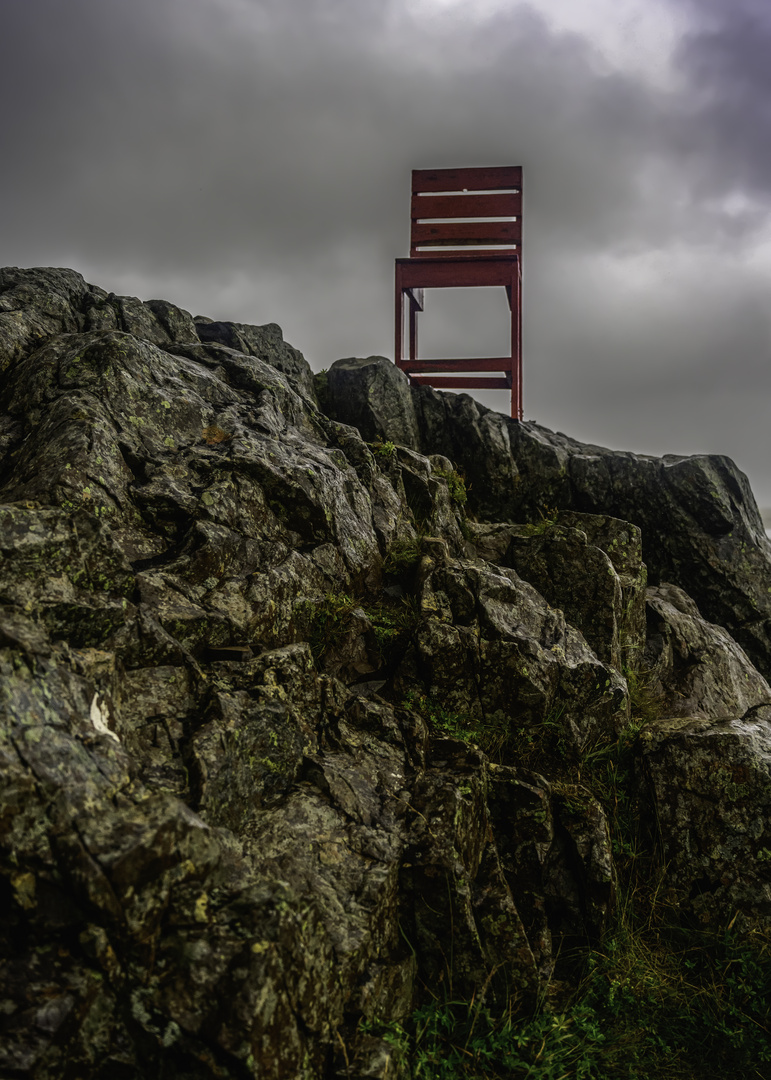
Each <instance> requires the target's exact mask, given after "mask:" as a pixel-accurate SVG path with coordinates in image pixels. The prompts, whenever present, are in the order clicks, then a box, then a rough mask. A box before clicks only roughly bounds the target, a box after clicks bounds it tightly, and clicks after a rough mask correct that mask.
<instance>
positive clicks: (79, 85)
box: [0, 0, 771, 502]
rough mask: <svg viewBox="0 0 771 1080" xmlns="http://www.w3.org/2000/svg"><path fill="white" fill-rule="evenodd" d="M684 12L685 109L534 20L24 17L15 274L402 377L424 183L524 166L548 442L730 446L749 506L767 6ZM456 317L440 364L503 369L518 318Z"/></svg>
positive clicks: (21, 8) (762, 222) (762, 303)
mask: <svg viewBox="0 0 771 1080" xmlns="http://www.w3.org/2000/svg"><path fill="white" fill-rule="evenodd" d="M671 3H672V4H673V6H674V5H675V4H676V5H677V10H678V11H681V12H685V18H686V20H687V21H686V24H685V33H684V36H683V38H682V40H681V42H680V45H679V48H678V52H677V71H678V79H677V80H676V81H675V82H674V83H673V84H672V85H671V86H669V85H666V84H665V83H663V82H662V81H661V80H658V81H654V80H649V79H646V78H645V77H644V76H643V75H642V74H640V73H639V72H635V73H632V72H630V71H624V70H619V69H618V68H614V67H613V66H612V65H611V64H609V63H608V62H607V61H606V60H605V59H604V58H603V56H602V54H601V53H600V51H599V50H598V49H597V48H596V47H595V46H594V45H592V43H591V41H590V40H589V38H588V37H586V36H581V35H578V34H575V33H573V34H568V33H560V32H557V31H555V30H554V29H553V27H552V26H551V25H550V23H549V22H548V20H547V18H546V17H545V16H544V15H543V14H541V13H539V12H538V10H537V8H538V2H537V0H535V2H534V4H533V6H532V7H527V6H523V5H518V4H514V3H506V4H501V5H500V7H499V8H498V10H497V11H491V12H490V13H485V12H484V9H481V8H479V7H478V6H477V5H468V4H466V5H458V6H457V7H452V8H448V9H447V10H445V11H440V10H438V9H436V10H433V11H431V12H430V13H429V12H428V10H427V9H426V8H421V7H420V6H419V5H417V6H415V5H414V4H413V5H412V6H410V3H408V0H389V2H381V0H377V2H375V0H259V2H258V0H132V2H131V3H130V4H128V3H126V4H124V3H120V2H119V0H112V2H107V0H68V2H67V3H64V2H62V0H5V3H4V5H3V6H2V8H0V21H1V22H2V26H1V29H2V33H0V90H2V94H3V101H4V102H5V103H6V105H5V109H4V125H3V130H2V135H1V136H0V138H2V140H3V145H4V151H5V152H4V159H3V168H2V169H0V215H2V233H1V235H2V244H3V250H2V254H1V256H0V257H1V261H2V263H3V264H6V263H19V264H21V265H35V264H41V263H43V264H45V263H58V264H62V263H64V264H67V265H72V266H74V267H75V268H76V269H79V270H81V272H83V273H84V274H85V276H86V277H87V278H88V279H90V280H93V281H95V283H97V284H100V285H102V286H104V287H105V288H108V289H109V288H113V289H115V290H116V291H130V292H134V293H136V294H137V295H140V296H143V297H144V298H147V297H149V296H151V295H156V296H158V295H161V296H164V297H167V298H168V299H171V300H174V301H176V302H177V303H180V304H182V305H183V306H186V307H189V308H192V309H195V310H198V311H202V312H204V313H206V314H210V315H213V316H215V317H221V318H238V319H243V320H245V321H258V322H259V321H262V322H264V321H269V320H275V321H278V322H279V323H281V324H282V325H283V326H284V329H285V332H286V336H287V338H288V339H289V340H290V341H292V342H293V344H296V345H297V346H299V347H300V348H302V349H303V350H304V351H305V352H306V355H308V357H309V359H311V361H312V362H313V363H314V364H315V365H316V366H317V367H318V366H326V365H328V364H329V363H331V362H332V361H333V360H334V359H336V358H337V357H338V356H341V355H350V354H351V353H359V354H365V355H366V354H367V353H370V352H384V353H386V354H389V353H391V351H392V337H391V335H392V315H391V311H392V293H391V290H392V274H393V259H394V257H395V256H399V255H403V254H406V249H407V232H408V186H409V172H410V169H412V168H415V167H421V166H423V167H442V166H455V165H459V164H469V165H472V164H480V165H481V164H506V163H522V164H524V166H525V170H526V173H525V176H526V203H525V211H526V213H525V240H526V251H525V257H526V293H525V305H526V307H525V330H526V342H525V344H526V363H527V382H526V398H525V401H526V412H527V414H528V415H530V416H535V417H536V418H537V419H539V420H541V421H542V422H544V423H546V424H547V425H549V426H555V427H562V428H563V429H566V430H568V431H570V432H571V433H573V434H575V435H576V436H578V437H582V438H586V439H589V440H592V441H598V442H602V441H604V440H605V441H608V442H614V443H615V445H627V446H628V447H629V448H631V449H641V450H647V451H649V452H666V451H668V450H673V451H677V452H690V451H696V450H700V449H704V448H705V441H704V440H705V436H706V434H709V435H710V437H711V438H712V436H713V435H714V434H715V432H716V431H718V430H719V431H720V432H721V435H720V438H719V439H718V440H717V441H718V442H720V445H719V446H718V445H715V444H714V442H715V440H712V441H710V443H709V449H712V450H719V449H721V448H722V450H723V451H724V452H727V453H733V454H734V455H735V456H736V457H737V458H738V459H739V463H740V465H742V466H743V467H744V468H746V469H750V471H752V469H755V474H754V475H753V479H754V480H756V477H757V476H759V475H760V469H761V462H762V461H764V460H765V458H766V457H767V456H768V449H769V448H768V447H767V446H765V447H763V446H761V444H760V442H758V444H757V445H755V446H754V447H753V446H750V444H749V441H748V440H749V436H748V434H747V432H746V424H745V422H744V421H743V420H742V418H741V417H742V402H744V403H745V405H747V411H746V414H745V415H746V416H750V415H752V416H753V417H755V418H758V417H759V415H760V413H759V410H760V409H761V403H762V402H763V401H764V400H765V397H767V396H768V394H769V393H771V376H769V373H768V372H769V365H768V352H769V349H768V336H769V335H768V327H769V322H768V304H767V292H768V280H767V275H768V270H769V256H768V249H766V261H765V263H764V262H763V259H762V258H761V257H760V256H758V253H757V252H755V251H754V250H753V245H755V243H756V240H757V237H758V236H759V234H760V232H761V230H763V229H768V223H769V206H770V205H771V193H769V190H768V187H769V176H770V175H771V172H770V171H769V161H768V158H769V154H770V153H771V151H769V147H770V146H771V139H769V135H771V132H769V123H770V121H769V101H771V87H769V81H770V80H771V76H770V75H769V66H768V64H767V60H766V57H767V55H768V46H769V44H771V43H770V42H769V29H768V28H769V20H768V16H767V15H766V14H765V6H766V0H758V2H756V3H753V2H751V0H738V2H737V0H733V2H732V3H731V4H727V3H725V2H724V0H698V2H697V0H671ZM589 7H591V5H589ZM442 299H445V300H448V299H450V298H449V297H445V298H440V297H437V298H436V302H434V299H433V298H432V301H431V304H432V306H431V307H430V308H429V311H428V312H427V313H426V316H425V321H424V327H425V335H424V341H425V342H426V345H427V347H428V346H430V348H427V351H428V352H433V353H438V354H440V355H441V354H442V352H443V351H444V350H447V351H448V352H450V353H452V352H453V349H452V346H453V343H454V342H455V341H456V339H458V338H459V337H460V336H461V335H463V336H464V346H463V347H464V349H467V351H472V352H473V351H477V352H480V353H482V354H485V353H487V352H488V348H489V349H491V350H492V351H493V354H495V349H496V348H497V345H490V344H488V342H489V341H490V340H491V339H492V338H493V337H494V334H493V331H492V330H491V325H492V323H493V321H494V319H495V317H496V316H497V314H498V312H497V308H493V307H490V306H485V304H486V303H487V301H486V300H484V298H482V297H477V298H476V299H475V300H474V301H473V302H472V301H471V300H470V299H469V298H468V297H467V298H466V299H465V300H464V301H463V302H460V301H457V302H456V301H455V300H454V299H453V300H452V301H451V302H450V303H449V304H448V303H445V304H442ZM477 301H478V302H477ZM475 305H476V306H475ZM432 317H433V321H432ZM504 324H505V314H504V315H503V316H502V319H501V326H503V325H504ZM496 333H498V331H497V330H496ZM466 343H467V344H466ZM742 387H744V388H745V389H744V391H742V390H741V388H742ZM721 394H723V395H724V398H725V401H727V402H729V404H728V405H720V404H719V403H718V402H719V399H720V395H721ZM495 403H496V405H497V407H501V408H505V401H503V400H496V402H495ZM718 419H720V423H719V424H718V423H717V420H718ZM766 427H768V424H766ZM753 455H754V456H753ZM750 463H751V464H750ZM764 468H765V467H764ZM756 483H757V480H756ZM767 501H769V502H771V482H769V485H768V500H767Z"/></svg>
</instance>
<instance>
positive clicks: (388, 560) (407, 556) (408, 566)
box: [383, 536, 421, 577]
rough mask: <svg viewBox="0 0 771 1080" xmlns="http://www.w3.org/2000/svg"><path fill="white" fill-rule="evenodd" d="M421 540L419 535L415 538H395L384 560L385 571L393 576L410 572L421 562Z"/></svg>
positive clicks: (400, 575)
mask: <svg viewBox="0 0 771 1080" xmlns="http://www.w3.org/2000/svg"><path fill="white" fill-rule="evenodd" d="M420 540H421V538H420V537H419V536H418V537H416V538H415V539H414V540H394V541H393V543H391V544H390V545H389V547H388V551H387V552H386V557H385V559H384V560H383V571H384V572H385V573H386V574H390V575H391V576H392V577H402V576H403V575H404V574H408V573H409V572H410V571H411V570H412V569H413V567H414V566H415V565H416V564H417V563H418V562H420V556H421V549H420Z"/></svg>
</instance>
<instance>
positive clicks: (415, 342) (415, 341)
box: [409, 295, 420, 360]
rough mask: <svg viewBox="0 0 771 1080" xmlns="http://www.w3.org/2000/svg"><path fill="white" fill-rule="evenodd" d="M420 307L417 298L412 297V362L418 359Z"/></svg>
mask: <svg viewBox="0 0 771 1080" xmlns="http://www.w3.org/2000/svg"><path fill="white" fill-rule="evenodd" d="M419 311H420V308H419V307H418V304H417V301H416V300H415V297H414V296H412V295H410V354H409V355H410V360H417V358H418V312H419Z"/></svg>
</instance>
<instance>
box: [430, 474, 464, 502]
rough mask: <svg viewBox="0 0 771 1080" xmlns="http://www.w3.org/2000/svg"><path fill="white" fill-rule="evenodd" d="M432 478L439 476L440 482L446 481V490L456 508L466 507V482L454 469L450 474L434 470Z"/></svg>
mask: <svg viewBox="0 0 771 1080" xmlns="http://www.w3.org/2000/svg"><path fill="white" fill-rule="evenodd" d="M434 476H440V477H441V478H442V480H446V481H447V490H448V492H449V494H450V498H451V499H452V501H453V502H454V503H455V505H456V506H465V505H466V502H467V501H468V491H467V489H466V480H465V477H464V476H463V474H462V473H459V472H457V471H456V470H455V469H452V470H451V471H450V472H445V471H443V470H441V469H434Z"/></svg>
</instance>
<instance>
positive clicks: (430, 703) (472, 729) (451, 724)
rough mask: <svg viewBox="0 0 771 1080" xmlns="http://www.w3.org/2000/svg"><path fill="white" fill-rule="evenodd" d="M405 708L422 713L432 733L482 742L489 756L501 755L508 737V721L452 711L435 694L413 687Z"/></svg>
mask: <svg viewBox="0 0 771 1080" xmlns="http://www.w3.org/2000/svg"><path fill="white" fill-rule="evenodd" d="M403 705H404V706H405V708H408V709H413V710H414V711H415V712H417V713H419V714H420V715H421V716H422V717H423V719H424V720H425V721H426V723H427V724H428V727H429V730H430V731H431V733H432V734H434V735H438V736H440V737H449V738H452V739H461V740H462V741H463V742H465V743H469V744H473V745H475V746H479V747H480V748H481V749H482V750H484V751H485V753H487V754H488V755H489V756H490V757H493V758H496V757H499V756H500V752H501V749H502V747H503V745H504V744H505V743H506V740H507V738H508V733H509V732H508V724H507V723H506V721H505V720H503V719H502V718H498V717H493V718H489V719H487V718H486V719H484V720H478V721H475V720H474V719H473V718H471V717H469V716H468V715H467V714H465V713H459V712H452V711H450V710H449V709H446V708H445V707H444V705H442V703H441V702H440V701H439V700H438V699H437V698H435V697H430V696H429V695H427V694H420V693H418V692H417V691H414V690H410V691H409V692H408V693H407V695H406V696H405V698H404V701H403Z"/></svg>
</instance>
